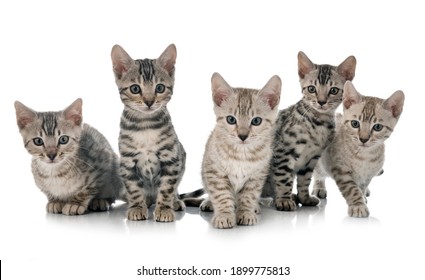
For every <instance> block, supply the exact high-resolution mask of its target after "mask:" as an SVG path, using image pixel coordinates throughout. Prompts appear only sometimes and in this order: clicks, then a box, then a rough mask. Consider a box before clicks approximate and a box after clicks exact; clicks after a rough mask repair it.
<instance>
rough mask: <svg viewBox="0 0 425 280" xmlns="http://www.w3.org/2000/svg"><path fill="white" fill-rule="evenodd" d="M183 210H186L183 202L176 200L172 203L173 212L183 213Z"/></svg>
mask: <svg viewBox="0 0 425 280" xmlns="http://www.w3.org/2000/svg"><path fill="white" fill-rule="evenodd" d="M184 209H186V205H185V204H184V202H183V201H182V200H180V199H176V200H175V201H174V211H183V210H184Z"/></svg>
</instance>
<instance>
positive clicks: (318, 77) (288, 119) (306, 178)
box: [262, 52, 356, 211]
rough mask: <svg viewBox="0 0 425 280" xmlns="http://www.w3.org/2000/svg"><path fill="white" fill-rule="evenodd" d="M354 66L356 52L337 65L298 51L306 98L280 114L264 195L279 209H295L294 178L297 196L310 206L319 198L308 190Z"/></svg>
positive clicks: (301, 78) (351, 77) (329, 137)
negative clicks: (316, 60)
mask: <svg viewBox="0 0 425 280" xmlns="http://www.w3.org/2000/svg"><path fill="white" fill-rule="evenodd" d="M355 66H356V60H355V58H354V57H353V56H350V57H348V58H347V59H346V60H344V61H343V62H342V63H341V64H340V65H339V66H338V67H335V66H331V65H317V64H313V63H312V62H311V61H310V59H309V58H308V57H307V56H306V55H305V54H304V53H303V52H299V54H298V74H299V77H300V84H301V88H302V93H303V98H302V99H301V100H300V101H299V102H298V103H296V104H295V105H292V106H290V107H289V108H287V109H284V110H282V111H280V112H279V116H278V120H277V124H276V134H275V139H274V147H273V160H272V166H271V172H270V176H269V179H268V180H267V183H266V186H265V188H264V190H263V194H262V196H263V197H267V196H273V197H274V198H275V205H276V209H277V210H280V211H282V210H283V211H293V210H295V209H296V201H295V200H294V197H293V195H292V188H293V184H294V180H295V177H297V191H298V193H297V196H296V198H297V200H298V201H299V202H300V203H301V204H302V205H306V206H315V205H317V204H318V203H319V199H318V198H317V197H315V196H310V194H309V189H308V188H309V185H310V181H311V177H312V173H313V169H314V167H315V166H316V163H317V161H318V160H319V158H320V155H321V154H322V152H323V150H324V149H325V147H326V146H327V145H328V144H329V143H330V141H331V140H332V137H333V135H334V127H335V123H334V115H335V110H336V109H337V107H338V106H339V105H340V103H341V101H342V92H343V89H342V88H343V86H344V83H345V81H346V80H352V79H353V78H354V72H355Z"/></svg>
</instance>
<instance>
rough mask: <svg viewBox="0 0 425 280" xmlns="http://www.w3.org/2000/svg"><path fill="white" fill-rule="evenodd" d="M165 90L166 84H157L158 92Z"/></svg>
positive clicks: (156, 89)
mask: <svg viewBox="0 0 425 280" xmlns="http://www.w3.org/2000/svg"><path fill="white" fill-rule="evenodd" d="M164 91H165V86H164V85H163V84H157V85H156V87H155V92H156V93H163V92H164Z"/></svg>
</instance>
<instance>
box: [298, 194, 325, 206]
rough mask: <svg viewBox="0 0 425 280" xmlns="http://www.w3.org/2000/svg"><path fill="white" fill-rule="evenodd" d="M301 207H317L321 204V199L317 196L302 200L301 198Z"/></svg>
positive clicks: (306, 197)
mask: <svg viewBox="0 0 425 280" xmlns="http://www.w3.org/2000/svg"><path fill="white" fill-rule="evenodd" d="M298 199H299V200H300V203H301V205H303V206H317V205H319V203H320V199H318V198H317V197H315V196H310V195H309V196H305V197H303V198H302V199H301V198H300V197H299V198H298Z"/></svg>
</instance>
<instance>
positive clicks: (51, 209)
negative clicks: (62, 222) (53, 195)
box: [46, 202, 64, 214]
mask: <svg viewBox="0 0 425 280" xmlns="http://www.w3.org/2000/svg"><path fill="white" fill-rule="evenodd" d="M63 206H64V204H63V203H61V202H49V203H47V205H46V211H47V213H52V214H60V213H62V208H63Z"/></svg>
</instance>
